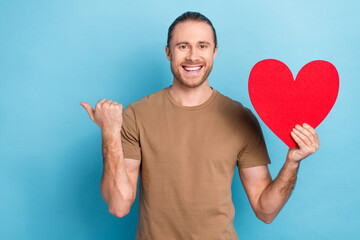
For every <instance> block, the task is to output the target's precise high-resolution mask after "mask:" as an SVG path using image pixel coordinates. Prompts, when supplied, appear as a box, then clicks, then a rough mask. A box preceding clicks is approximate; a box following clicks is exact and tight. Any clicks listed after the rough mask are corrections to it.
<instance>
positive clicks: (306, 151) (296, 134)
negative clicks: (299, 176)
mask: <svg viewBox="0 0 360 240" xmlns="http://www.w3.org/2000/svg"><path fill="white" fill-rule="evenodd" d="M290 134H291V136H292V138H293V139H294V141H295V142H296V143H297V146H296V147H294V148H292V149H289V152H288V155H287V158H288V159H289V160H291V161H293V162H299V161H300V160H302V159H304V158H306V157H307V156H309V155H310V154H313V153H315V152H316V151H317V150H318V149H319V145H320V142H319V137H318V135H317V133H316V131H315V129H314V128H312V127H311V126H310V125H309V124H306V123H304V124H303V125H302V126H300V125H296V126H295V128H293V130H292V131H291V133H290Z"/></svg>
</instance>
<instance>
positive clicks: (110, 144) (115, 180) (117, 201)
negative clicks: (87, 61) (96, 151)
mask: <svg viewBox="0 0 360 240" xmlns="http://www.w3.org/2000/svg"><path fill="white" fill-rule="evenodd" d="M102 150H103V163H104V167H103V175H102V179H101V184H100V188H101V194H102V195H103V198H104V200H105V202H106V203H107V204H108V206H109V211H110V213H112V214H113V215H126V214H127V212H128V211H130V208H131V205H132V203H133V200H134V199H133V195H134V194H133V190H132V187H131V183H130V181H129V178H128V176H127V171H126V166H125V161H124V155H123V150H122V144H121V135H120V131H106V130H103V131H102Z"/></svg>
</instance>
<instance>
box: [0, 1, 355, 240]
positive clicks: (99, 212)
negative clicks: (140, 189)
mask: <svg viewBox="0 0 360 240" xmlns="http://www.w3.org/2000/svg"><path fill="white" fill-rule="evenodd" d="M359 7H360V4H359V3H358V1H355V0H353V1H285V0H284V1H264V0H263V1H251V0H246V1H230V2H224V3H220V2H219V1H187V0H185V1H174V2H169V1H165V0H162V1H115V0H113V1H110V0H109V1H94V0H86V1H85V0H71V1H70V0H63V1H45V0H44V1H40V0H39V1H35V0H34V1H16V0H15V1H6V0H2V1H0V80H1V88H0V91H1V92H0V110H1V112H0V123H1V124H0V148H1V149H0V159H1V167H0V182H1V198H0V206H1V209H2V210H1V216H0V239H134V236H135V232H136V225H137V217H138V210H137V208H138V200H136V202H135V203H134V205H133V207H132V209H131V212H130V214H129V215H127V216H126V217H124V218H122V219H119V218H116V217H114V216H112V215H110V214H109V213H108V209H107V205H106V204H105V202H104V201H103V199H102V196H101V194H100V179H101V174H102V155H101V132H100V129H99V128H98V127H97V126H96V125H95V124H94V123H93V122H92V121H91V120H90V119H89V117H88V115H87V113H86V111H85V109H83V108H82V107H81V106H80V105H79V103H80V102H81V101H86V102H88V103H90V104H91V105H92V106H95V104H96V103H97V101H98V100H100V99H101V98H107V99H112V100H116V101H118V102H121V103H122V104H123V105H124V106H126V105H128V104H129V103H130V102H133V101H135V100H138V99H140V98H141V97H143V96H145V95H148V94H151V93H153V92H155V91H158V90H160V89H162V88H164V87H167V86H169V85H170V84H171V83H172V74H171V71H170V65H169V62H168V60H167V58H166V56H165V50H164V48H165V44H166V36H167V29H168V27H169V25H170V24H171V22H172V21H173V20H174V19H175V18H176V17H177V16H179V15H180V14H181V13H183V12H185V11H187V10H192V11H199V12H201V13H203V14H205V15H206V16H207V17H209V18H210V19H211V21H212V22H213V24H214V26H215V28H216V30H217V34H218V41H219V50H218V55H217V58H216V60H215V63H214V68H213V72H212V74H211V75H210V78H209V79H210V85H211V86H213V87H215V88H216V89H218V90H219V91H220V92H222V93H223V94H225V95H227V96H229V97H231V98H233V99H235V100H237V101H240V102H242V103H243V104H244V105H245V106H247V107H250V108H251V109H252V110H254V109H253V107H252V106H251V103H250V100H249V96H248V92H247V79H248V76H249V73H250V70H251V68H252V67H253V65H254V64H255V63H256V62H258V61H260V60H262V59H266V58H275V59H278V60H281V61H283V62H284V63H286V64H287V65H288V66H289V68H290V69H291V71H292V72H293V75H295V76H296V74H297V73H298V71H299V70H300V69H301V67H302V66H304V65H305V64H306V63H308V62H310V61H312V60H316V59H323V60H327V61H330V62H331V63H333V64H334V65H335V66H336V67H337V69H338V72H339V75H340V91H339V96H338V99H337V102H336V104H335V106H334V108H333V109H332V111H331V112H330V114H329V115H328V117H327V118H326V119H325V121H324V122H323V123H322V124H321V125H320V126H319V127H318V128H317V131H318V134H319V137H320V143H321V144H320V149H319V150H318V152H317V153H316V154H315V155H312V156H310V157H308V158H307V159H305V160H304V161H303V162H302V164H301V166H300V170H299V174H298V181H297V185H296V187H295V190H294V192H293V194H292V195H291V197H290V199H289V201H288V203H287V204H286V205H285V207H284V208H283V210H282V211H281V212H280V214H279V215H278V216H277V218H276V219H275V220H274V222H273V223H271V224H270V225H266V224H265V223H263V222H261V221H260V220H258V219H257V218H256V217H255V215H254V213H253V212H252V210H251V207H250V205H249V203H248V200H247V198H246V195H245V193H244V191H243V188H242V186H241V183H240V179H239V176H238V174H237V169H236V171H235V175H234V180H233V185H232V190H233V201H234V205H235V209H236V216H235V228H236V231H237V233H238V236H239V238H240V239H265V238H266V239H357V237H358V236H359V233H360V231H359V226H360V216H359V215H360V211H359V210H360V207H359V203H360V187H359V183H360V181H359V169H360V163H359V157H358V152H359V144H360V141H359V137H358V135H359V133H360V131H359V130H360V127H359V122H360V113H359V110H358V106H357V105H358V104H359V100H360V97H359V96H358V95H357V94H358V92H359V87H360V83H359V78H358V76H359V74H360V63H359V57H360V50H359V43H360V31H359V28H360V17H359V16H360V14H359V11H358V9H359ZM260 122H261V126H262V128H263V131H264V134H265V139H266V143H267V146H268V150H269V154H270V157H271V159H272V164H271V165H269V167H270V171H271V174H272V176H273V178H275V177H276V175H277V173H278V172H279V170H280V169H281V167H282V165H283V162H284V160H285V156H286V153H287V147H286V146H285V144H284V143H282V142H281V141H280V140H279V139H278V138H277V137H276V136H275V135H274V134H273V133H272V132H271V131H270V130H269V129H268V128H267V127H266V125H264V123H263V122H262V121H260Z"/></svg>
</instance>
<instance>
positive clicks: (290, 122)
mask: <svg viewBox="0 0 360 240" xmlns="http://www.w3.org/2000/svg"><path fill="white" fill-rule="evenodd" d="M338 92H339V75H338V72H337V70H336V68H335V67H334V66H333V65H332V64H331V63H329V62H326V61H322V60H316V61H312V62H309V63H308V64H306V65H305V66H304V67H303V68H302V69H301V70H300V72H299V73H298V75H297V76H296V79H295V81H294V77H293V75H292V73H291V71H290V69H289V68H288V67H287V66H286V65H285V64H284V63H282V62H280V61H278V60H275V59H266V60H262V61H260V62H258V63H256V64H255V66H254V67H253V68H252V70H251V72H250V76H249V95H250V100H251V103H252V104H253V106H254V108H255V110H256V112H257V113H258V115H259V116H260V118H261V119H262V120H263V121H264V122H265V124H266V125H267V126H268V127H269V128H270V129H271V130H272V131H273V132H274V133H275V134H276V136H278V137H279V138H280V139H281V140H282V141H283V142H284V143H285V144H286V145H288V146H289V147H290V148H293V147H295V146H296V143H295V142H294V140H293V139H292V137H291V135H290V132H291V130H292V129H293V128H294V127H295V125H296V124H299V125H302V124H303V123H308V124H309V125H310V126H312V127H313V128H316V127H317V126H318V125H319V124H320V123H321V122H322V121H323V120H324V119H325V117H326V116H327V115H328V113H329V112H330V110H331V108H332V107H333V106H334V104H335V101H336V97H337V95H338Z"/></svg>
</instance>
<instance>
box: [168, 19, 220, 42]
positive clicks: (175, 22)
mask: <svg viewBox="0 0 360 240" xmlns="http://www.w3.org/2000/svg"><path fill="white" fill-rule="evenodd" d="M187 20H193V21H199V22H206V23H207V24H209V25H210V26H211V28H212V30H213V33H214V42H215V47H216V46H217V38H216V31H215V28H214V26H213V25H212V23H211V21H210V20H209V19H208V18H207V17H205V16H204V15H202V14H201V13H198V12H185V13H183V14H181V15H180V16H179V17H178V18H176V19H175V21H174V22H173V23H172V24H171V25H170V27H169V30H168V38H167V44H166V46H167V47H169V43H170V40H171V38H172V32H173V30H174V28H175V26H176V25H177V24H178V23H181V22H185V21H187Z"/></svg>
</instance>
